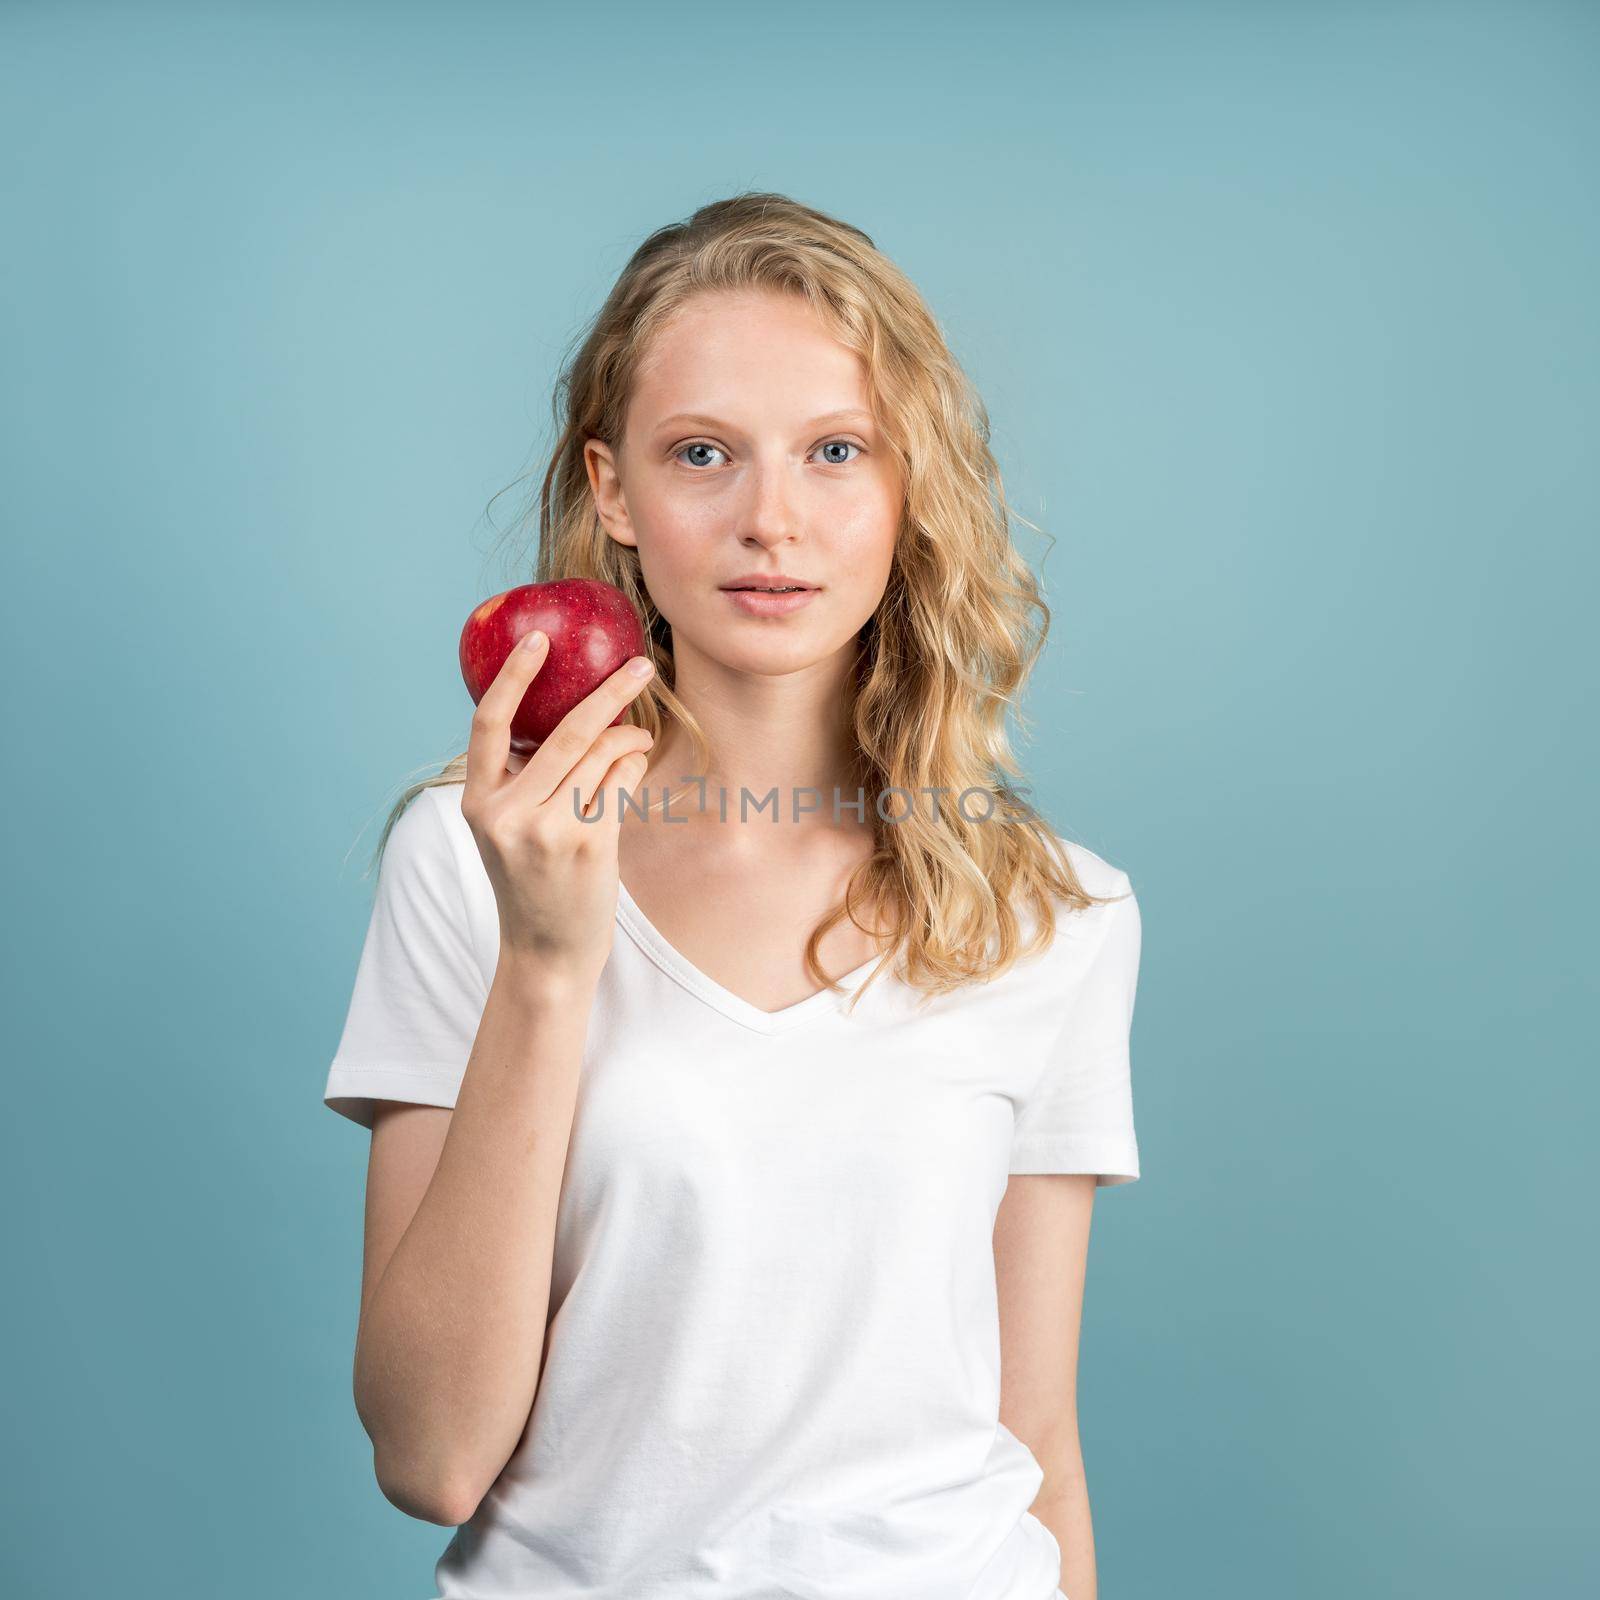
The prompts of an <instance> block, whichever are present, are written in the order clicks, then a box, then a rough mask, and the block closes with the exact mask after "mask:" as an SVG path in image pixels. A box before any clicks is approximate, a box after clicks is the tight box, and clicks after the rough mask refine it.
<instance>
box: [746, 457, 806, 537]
mask: <svg viewBox="0 0 1600 1600" xmlns="http://www.w3.org/2000/svg"><path fill="white" fill-rule="evenodd" d="M751 481H752V483H753V485H754V487H753V488H752V490H751V503H750V505H749V507H748V509H747V510H746V512H745V517H744V526H745V531H744V534H743V536H742V542H743V543H745V544H747V545H749V544H753V545H758V546H760V548H761V549H763V550H772V549H775V548H776V547H777V546H778V545H780V544H783V543H785V542H786V541H788V540H790V539H793V538H794V537H795V536H796V535H797V534H798V533H799V531H800V530H799V527H798V524H797V522H796V518H795V512H794V507H793V506H792V505H791V504H790V503H789V481H788V475H787V473H786V472H785V470H784V468H783V466H782V464H768V465H765V466H760V467H757V468H756V469H755V472H754V474H753V477H752V479H751Z"/></svg>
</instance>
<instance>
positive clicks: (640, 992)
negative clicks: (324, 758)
mask: <svg viewBox="0 0 1600 1600" xmlns="http://www.w3.org/2000/svg"><path fill="white" fill-rule="evenodd" d="M461 795H462V786H461V785H460V784H451V785H441V786H436V787H432V788H429V789H425V790H423V791H422V792H421V794H420V795H419V796H418V797H417V798H416V799H415V800H414V801H413V802H412V803H411V805H409V806H408V807H407V808H406V810H405V811H404V812H403V813H402V814H401V816H400V818H399V819H398V820H397V822H396V823H395V825H394V828H393V830H392V832H391V834H390V838H389V843H388V846H387V849H386V851H385V854H384V858H383V862H382V866H381V869H380V871H379V876H378V884H377V890H376V900H375V904H374V909H373V912H372V920H371V923H370V925H369V928H368V931H367V935H366V942H365V945H364V947H363V949H362V953H361V960H360V964H359V967H358V970H357V974H356V980H355V990H354V994H353V996H352V999H351V1003H350V1010H349V1014H348V1017H347V1019H346V1021H345V1025H344V1031H343V1036H342V1038H341V1039H340V1042H339V1047H338V1051H337V1054H336V1056H335V1058H334V1060H333V1063H332V1067H331V1069H330V1071H329V1073H328V1079H327V1088H326V1091H325V1097H324V1098H325V1102H326V1104H327V1105H329V1106H331V1107H332V1108H333V1109H334V1110H335V1111H338V1112H340V1113H341V1114H342V1115H344V1116H346V1117H350V1118H352V1119H353V1120H354V1121H356V1122H359V1123H361V1124H362V1125H364V1126H368V1127H370V1126H371V1123H372V1100H373V1099H374V1098H382V1099H390V1100H407V1101H417V1102H421V1103H423V1104H426V1105H439V1106H452V1105H454V1104H455V1099H456V1091H457V1088H458V1087H459V1085H460V1082H461V1078H462V1074H463V1071H464V1069H465V1067H466V1064H467V1059H468V1056H469V1055H470V1053H471V1050H472V1044H473V1040H474V1037H475V1035H476V1033H477V1029H478V1024H479V1021H480V1019H481V1017H482V1012H483V1007H484V1003H485V1001H486V999H487V997H488V990H489V984H490V981H491V979H492V978H493V975H494V971H495V967H496V962H497V956H498V949H499V917H498V912H497V910H496V906H495V899H494V891H493V888H492V886H491V884H490V882H489V877H488V874H487V872H486V871H485V870H484V866H483V862H482V859H481V857H480V856H479V854H478V849H477V844H476V842H475V840H474V839H473V836H472V833H471V830H470V829H469V828H468V826H467V823H466V820H465V818H463V816H462V815H461ZM999 825H1000V824H996V826H999ZM1062 843H1063V845H1064V847H1065V848H1066V850H1067V851H1068V852H1069V854H1070V857H1071V860H1072V863H1073V865H1074V867H1075V868H1076V869H1077V872H1078V874H1079V877H1080V879H1081V881H1082V882H1083V883H1084V885H1085V887H1087V888H1088V889H1089V890H1090V891H1091V892H1094V893H1097V894H1122V895H1124V898H1123V899H1121V900H1118V901H1116V902H1115V903H1113V904H1110V905H1105V906H1094V907H1091V908H1089V909H1088V910H1087V911H1080V912H1071V913H1070V914H1068V915H1066V916H1064V917H1062V918H1060V919H1059V921H1058V931H1057V934H1056V937H1055V940H1054V942H1053V943H1052V944H1051V946H1050V947H1049V948H1048V949H1047V950H1046V951H1045V952H1043V953H1042V954H1040V955H1036V956H1034V957H1032V958H1029V959H1028V960H1026V961H1024V962H1022V963H1020V964H1019V965H1018V966H1016V967H1014V968H1013V969H1012V970H1011V971H1010V972H1008V973H1006V974H1005V975H1004V976H1002V977H1000V978H997V979H994V980H991V981H990V982H989V983H987V984H972V985H967V986H966V987H965V988H963V989H960V990H957V991H956V992H955V993H953V994H948V995H944V996H939V997H936V998H934V999H932V1000H931V1001H929V1002H927V1003H926V1005H924V1006H921V1007H920V1008H919V1003H918V1002H919V1001H920V1000H921V999H922V997H921V996H920V994H919V993H918V991H915V990H913V989H911V988H910V987H909V986H907V985H906V984H904V983H903V982H902V981H901V980H900V979H899V978H898V977H897V976H896V975H895V974H894V973H893V972H892V971H885V972H883V973H881V974H880V975H879V976H878V978H877V979H876V980H875V981H874V983H873V984H872V985H871V987H870V988H869V989H868V990H867V992H866V993H865V994H864V995H863V996H862V998H861V1000H860V1002H859V1003H858V1006H857V1009H856V1011H855V1012H854V1014H853V1015H846V1013H845V1011H844V1004H845V1000H846V998H847V995H835V994H830V993H828V992H826V991H823V992H819V993H817V994H813V995H812V996H810V997H809V998H808V999H805V1000H802V1001H800V1002H799V1003H798V1004H797V1005H792V1006H788V1007H786V1008H785V1009H783V1010H781V1011H778V1012H774V1013H770V1014H769V1013H767V1012H763V1011H761V1010H760V1009H759V1008H758V1007H756V1006H753V1005H751V1004H749V1003H748V1002H746V1001H744V1000H741V999H740V998H739V997H738V996H736V995H734V994H732V993H731V992H730V991H728V990H727V989H724V988H723V987H722V986H721V985H720V984H717V983H715V982H713V981H712V980H711V979H710V978H708V977H707V976H706V975H705V974H704V973H702V972H700V971H698V970H697V969H696V968H695V967H693V966H691V965H690V964H689V963H688V962H687V961H686V960H684V958H683V957H682V956H680V955H679V954H678V953H677V952H676V951H675V950H674V949H673V948H672V947H671V946H670V945H668V944H667V943H666V941H665V940H664V939H663V938H662V937H661V935H660V934H659V933H658V932H657V931H656V930H655V929H654V928H653V927H652V926H651V924H650V923H649V922H648V921H646V919H645V918H644V916H643V915H642V914H641V913H640V911H639V908H638V906H637V905H636V904H635V903H634V902H633V899H632V897H631V896H630V895H629V894H628V893H627V890H626V888H624V889H623V890H622V891H621V892H620V894H619V896H618V906H617V916H616V922H617V928H616V937H615V939H614V941H613V945H612V949H611V955H610V958H609V960H608V962H607V965H606V967H605V968H604V971H603V972H602V974H601V977H600V980H599V984H598V987H597V989H596V992H595V996H594V1005H593V1009H592V1012H591V1016H590V1024H589V1031H588V1037H587V1041H586V1044H585V1047H584V1053H583V1060H582V1068H581V1074H580V1079H579V1084H578V1097H577V1105H576V1112H575V1116H574V1120H573V1127H572V1138H571V1143H570V1147H569V1152H568V1158H567V1165H566V1171H565V1175H564V1178H563V1182H562V1188H561V1198H560V1205H559V1212H558V1218H557V1229H556V1240H555V1264H554V1274H553V1281H552V1284H551V1304H550V1315H551V1319H552V1326H551V1330H550V1346H549V1353H548V1358H547V1361H546V1365H545V1368H544V1371H543V1374H542V1376H541V1378H540V1382H539V1387H538V1393H537V1397H536V1399H535V1402H534V1406H533V1411H532V1414H531V1417H530V1419H529V1425H528V1427H527V1428H526V1430H525V1431H524V1433H523V1435H522V1438H521V1440H520V1441H519V1443H518V1445H517V1448H516V1451H515V1453H514V1454H513V1456H512V1457H511V1459H510V1461H509V1462H508V1463H507V1464H506V1466H505V1469H504V1470H503V1472H502V1473H501V1475H500V1477H499V1479H498V1480H497V1481H496V1483H495V1484H494V1486H493V1487H492V1488H491V1489H490V1491H489V1493H488V1494H487V1495H486V1496H485V1498H484V1500H483V1502H482V1504H481V1505H480V1506H479V1507H478V1510H477V1512H476V1514H475V1515H474V1516H473V1517H472V1519H471V1520H470V1521H469V1522H467V1523H466V1524H464V1525H463V1526H462V1527H460V1528H459V1529H458V1530H457V1531H456V1533H455V1535H454V1536H453V1538H452V1539H451V1541H450V1543H449V1545H448V1547H447V1548H446V1549H445V1551H444V1553H443V1555H442V1556H441V1557H440V1559H439V1562H438V1565H437V1567H436V1569H435V1574H434V1581H435V1584H436V1585H437V1587H438V1590H439V1594H440V1595H441V1596H465V1595H473V1596H482V1597H499V1596H504V1597H507V1600H509V1597H511V1596H518V1597H522V1600H525V1597H530V1596H539V1597H541V1600H546V1597H548V1600H556V1597H560V1600H580V1597H582V1600H702V1597H704V1600H712V1597H715V1600H774V1597H789V1596H797V1597H807V1600H813V1597H814V1600H823V1597H826V1600H1052V1597H1054V1596H1056V1595H1058V1594H1059V1593H1060V1591H1059V1589H1058V1588H1057V1585H1058V1584H1059V1582H1060V1551H1059V1548H1058V1547H1057V1545H1056V1541H1055V1539H1054V1538H1053V1537H1052V1535H1051V1534H1050V1532H1049V1530H1048V1529H1047V1528H1046V1527H1045V1526H1044V1524H1043V1523H1042V1522H1040V1521H1039V1520H1038V1519H1037V1518H1036V1517H1034V1516H1033V1515H1032V1514H1031V1513H1030V1512H1029V1510H1028V1507H1029V1506H1030V1505H1031V1504H1032V1502H1033V1500H1034V1498H1035V1496H1036V1495H1037V1494H1038V1491H1039V1486H1040V1484H1041V1482H1042V1479H1043V1473H1042V1471H1041V1469H1040V1467H1039V1464H1038V1462H1037V1461H1036V1460H1035V1459H1034V1457H1033V1455H1032V1453H1031V1452H1030V1451H1029V1450H1028V1449H1027V1447H1026V1446H1025V1445H1024V1444H1023V1443H1022V1442H1021V1441H1020V1440H1019V1439H1018V1438H1017V1437H1016V1436H1015V1435H1014V1434H1012V1433H1011V1432H1010V1431H1009V1430H1008V1429H1007V1428H1005V1427H1003V1426H1002V1425H1001V1424H1000V1421H999V1394H1000V1347H999V1321H998V1314H997V1308H996V1292H995V1272H994V1252H993V1231H994V1222H995V1214H996V1209H997V1207H998V1206H999V1204H1000V1201H1001V1198H1002V1197H1003V1195H1004V1193H1005V1188H1006V1180H1007V1177H1008V1175H1009V1174H1010V1173H1018V1172H1080V1173H1095V1174H1097V1175H1098V1178H1099V1182H1100V1183H1101V1184H1103V1185H1109V1184H1120V1183H1128V1182H1131V1181H1132V1180H1133V1179H1135V1178H1137V1177H1138V1175H1139V1153H1138V1146H1137V1143H1136V1141H1135V1138H1134V1127H1133V1107H1132V1098H1131V1092H1130V1080H1129V1051H1128V1045H1129V1032H1130V1028H1131V1024H1132V1018H1133V1004H1134V987H1135V982H1136V978H1137V973H1138V964H1139V943H1140V923H1139V910H1138V904H1137V901H1136V900H1135V899H1134V898H1133V896H1132V892H1131V889H1130V885H1129V880H1128V877H1127V875H1126V874H1125V873H1123V872H1122V871H1120V870H1119V869H1117V868H1115V867H1112V866H1110V865H1109V864H1108V863H1107V862H1105V861H1104V860H1102V859H1101V857H1099V856H1097V855H1095V854H1094V853H1093V852H1092V851H1090V850H1088V849H1087V848H1085V847H1084V846H1082V845H1079V844H1076V843H1072V842H1069V841H1066V840H1063V841H1062ZM870 968H871V963H868V965H867V966H864V967H861V968H858V969H857V970H856V971H855V972H853V973H851V974H850V975H849V977H848V979H847V980H845V989H846V991H847V994H848V993H853V992H854V991H855V990H856V989H857V988H859V987H860V985H861V984H862V983H863V981H864V980H865V978H866V977H867V975H868V973H869V971H870Z"/></svg>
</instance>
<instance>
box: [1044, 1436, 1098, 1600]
mask: <svg viewBox="0 0 1600 1600" xmlns="http://www.w3.org/2000/svg"><path fill="white" fill-rule="evenodd" d="M1031 1509H1032V1511H1033V1514H1034V1516H1036V1517H1037V1518H1038V1519H1039V1521H1040V1522H1042V1523H1043V1524H1044V1525H1045V1527H1047V1528H1048V1529H1049V1530H1050V1531H1051V1533H1053V1534H1054V1535H1055V1540H1056V1543H1057V1544H1058V1545H1060V1546H1061V1579H1060V1585H1059V1587H1060V1589H1061V1592H1062V1593H1063V1594H1064V1595H1066V1597H1067V1600H1096V1593H1097V1588H1096V1585H1097V1579H1096V1574H1095V1560H1094V1522H1093V1520H1092V1518H1091V1516H1090V1513H1089V1485H1088V1481H1087V1479H1086V1478H1085V1477H1084V1473H1083V1464H1082V1462H1081V1461H1079V1462H1078V1463H1077V1464H1076V1465H1075V1466H1073V1467H1070V1468H1066V1467H1062V1468H1057V1469H1055V1470H1050V1469H1047V1470H1046V1475H1045V1481H1044V1483H1043V1485H1042V1486H1041V1487H1040V1490H1039V1498H1038V1499H1037V1500H1035V1501H1034V1503H1033V1506H1032V1508H1031Z"/></svg>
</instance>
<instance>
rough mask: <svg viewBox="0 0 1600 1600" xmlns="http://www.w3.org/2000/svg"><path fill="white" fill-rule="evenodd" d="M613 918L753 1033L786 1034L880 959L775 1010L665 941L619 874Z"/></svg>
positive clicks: (846, 994)
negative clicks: (739, 992)
mask: <svg viewBox="0 0 1600 1600" xmlns="http://www.w3.org/2000/svg"><path fill="white" fill-rule="evenodd" d="M617 922H618V924H619V925H620V926H621V927H622V928H623V929H624V931H625V932H626V933H627V934H628V936H629V937H630V938H631V939H632V940H633V942H634V943H635V944H636V945H638V946H639V948H640V949H641V950H642V951H643V952H644V953H645V954H646V955H647V956H649V958H650V959H651V960H652V961H653V962H655V964H656V965H657V966H658V967H660V968H661V970H662V971H663V972H665V973H666V974H667V976H668V977H670V978H673V979H675V980H676V981H677V982H678V983H680V984H682V985H683V987H684V988H685V989H687V990H688V991H689V992H690V993H691V994H692V995H695V996H697V997H698V998H699V999H701V1000H703V1001H704V1002H705V1003H706V1004H707V1005H708V1006H710V1007H712V1008H713V1009H714V1010H716V1011H720V1012H721V1013H722V1014H723V1016H725V1017H728V1018H730V1019H731V1020H732V1021H734V1022H738V1023H742V1024H743V1025H744V1026H745V1027H747V1028H750V1029H752V1030H753V1031H754V1032H756V1033H768V1034H776V1033H787V1032H788V1031H789V1030H790V1029H791V1028H797V1027H799V1026H800V1024H801V1023H803V1022H810V1021H812V1020H813V1019H814V1018H818V1017H822V1016H824V1015H826V1014H827V1013H828V1012H831V1011H833V1010H835V1009H837V1008H838V1007H841V1006H842V1005H843V1004H844V1002H845V1001H846V1000H848V999H849V998H850V996H851V995H852V994H853V993H854V992H855V991H856V989H857V988H859V987H860V986H861V984H862V983H864V982H865V981H866V978H867V976H868V974H869V973H870V972H871V971H872V969H873V968H874V967H875V966H877V964H878V963H879V962H880V961H881V960H882V959H883V957H882V956H881V955H877V956H873V957H872V958H871V959H870V960H867V961H863V962H862V963H861V965H860V966H859V967H856V968H854V969H853V970H852V971H850V972H847V973H845V974H844V976H843V977H841V978H840V979H839V980H838V982H839V985H840V989H841V990H842V992H836V991H834V990H831V989H818V990H817V991H816V993H815V994H809V995H807V996H806V997H805V999H804V1000H797V1001H795V1003H794V1004H793V1005H792V1006H784V1007H783V1009H782V1010H780V1011H763V1010H762V1009H761V1007H760V1006H757V1005H752V1004H751V1003H750V1002H749V1001H748V1000H744V999H741V998H740V997H739V996H738V995H736V994H735V993H734V992H733V990H731V989H725V988H724V987H723V986H722V985H721V984H720V983H718V982H716V980H715V979H713V978H708V977H707V976H706V974H705V973H703V972H702V971H701V970H700V969H699V968H698V967H697V966H695V964H694V963H693V962H692V961H690V960H688V959H687V958H686V957H684V956H683V955H681V954H680V953H679V952H678V951H677V950H676V949H675V948H674V947H673V946H672V945H670V944H668V943H667V941H666V940H665V939H664V938H663V937H662V935H661V933H660V931H659V930H658V929H657V928H656V926H655V924H654V923H652V922H651V921H650V919H649V918H648V917H647V916H646V915H645V914H644V912H642V911H641V910H640V909H639V903H638V901H636V900H635V899H634V898H633V896H632V895H631V894H629V893H628V886H627V885H626V884H625V883H623V882H622V881H621V879H618V880H617Z"/></svg>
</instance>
